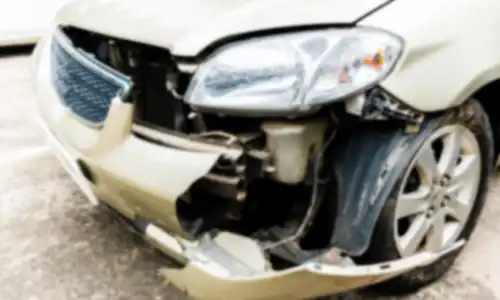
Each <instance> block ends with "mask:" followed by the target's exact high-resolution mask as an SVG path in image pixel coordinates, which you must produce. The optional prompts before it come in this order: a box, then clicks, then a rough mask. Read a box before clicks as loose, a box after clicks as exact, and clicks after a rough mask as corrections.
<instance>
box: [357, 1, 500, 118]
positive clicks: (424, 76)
mask: <svg viewBox="0 0 500 300" xmlns="http://www.w3.org/2000/svg"><path fill="white" fill-rule="evenodd" d="M499 12H500V2H498V1H495V0H480V1H467V0H458V1H453V2H449V1H446V0H422V1H413V0H397V1H395V2H393V3H391V5H388V6H386V7H385V8H384V9H382V10H380V11H378V12H377V13H376V14H373V15H371V16H369V17H367V18H366V19H365V20H363V21H362V22H360V24H359V25H362V26H370V27H377V28H382V29H386V30H388V31H391V32H394V33H396V34H398V35H399V36H401V37H403V38H404V39H405V43H406V45H405V53H404V56H403V57H402V59H401V61H400V64H399V66H398V67H397V68H396V69H395V70H394V71H393V73H392V74H391V75H390V76H389V77H388V78H387V79H386V80H385V81H383V83H382V85H383V87H384V88H386V89H387V90H389V91H390V92H391V93H393V94H394V95H395V96H397V97H398V98H400V99H401V100H402V101H404V102H405V103H407V104H408V105H410V106H412V107H414V108H416V109H418V110H421V111H424V112H432V111H440V110H444V109H447V108H449V107H452V106H457V105H459V104H461V103H463V102H464V101H465V100H467V99H469V98H470V97H471V96H472V95H473V94H474V93H475V92H476V91H478V89H480V88H481V87H482V86H484V85H485V84H488V83H489V82H491V81H493V80H498V79H500V51H499V49H500V35H498V34H497V33H496V31H495V30H494V28H499V27H500V14H499Z"/></svg>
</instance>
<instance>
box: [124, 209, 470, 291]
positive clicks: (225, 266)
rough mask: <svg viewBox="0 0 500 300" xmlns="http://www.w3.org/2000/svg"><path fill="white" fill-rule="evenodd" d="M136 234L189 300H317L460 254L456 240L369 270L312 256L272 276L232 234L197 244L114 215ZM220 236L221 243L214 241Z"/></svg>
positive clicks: (253, 248)
mask: <svg viewBox="0 0 500 300" xmlns="http://www.w3.org/2000/svg"><path fill="white" fill-rule="evenodd" d="M118 216H119V217H120V218H121V219H123V220H124V221H126V223H127V224H128V225H131V227H132V228H133V229H134V231H135V232H136V233H139V234H140V235H142V237H143V238H144V239H145V240H146V241H148V242H150V243H151V244H152V245H153V246H154V247H156V248H157V249H158V250H160V251H161V252H162V253H164V254H165V255H167V256H168V257H169V258H172V259H173V260H174V261H175V262H176V263H178V265H176V266H174V267H170V266H169V267H163V268H162V269H161V271H160V273H161V274H162V275H163V276H165V277H166V280H167V281H168V282H170V283H172V284H174V285H175V286H176V287H178V288H180V289H182V290H183V291H185V292H186V293H187V294H189V295H190V296H192V297H194V298H195V299H203V300H220V299H225V300H257V299H259V300H264V299H305V298H311V297H320V296H326V295H331V294H334V293H339V292H344V291H347V290H351V289H355V288H360V287H364V286H368V285H372V284H375V283H378V282H381V281H384V280H387V279H390V278H393V277H395V276H398V275H401V274H403V273H405V272H408V271H411V270H412V269H414V268H418V267H422V266H426V265H429V264H432V263H433V262H435V261H436V260H438V259H440V258H442V257H443V256H446V255H449V254H451V253H454V252H456V251H458V250H460V249H461V248H462V247H463V246H464V245H465V241H464V240H460V241H457V242H456V243H455V244H452V245H450V246H449V247H448V248H446V249H443V250H442V251H441V252H439V253H429V252H422V253H420V254H417V255H414V256H411V257H408V258H404V259H400V260H395V261H388V262H383V263H378V264H373V265H349V264H328V263H324V262H323V260H322V258H323V256H318V257H317V258H315V259H312V260H310V261H308V262H306V263H304V264H303V265H300V266H297V267H293V268H290V269H286V270H283V271H274V270H272V269H270V268H269V265H267V264H265V261H266V258H265V254H264V253H263V252H262V251H260V249H259V247H258V243H257V242H256V241H254V240H251V239H249V238H246V237H243V236H239V235H236V234H232V233H228V232H221V233H219V234H218V235H217V234H216V235H214V236H210V235H205V236H203V237H202V238H201V239H199V240H198V241H197V242H191V241H186V240H184V239H182V238H179V237H176V236H173V235H171V234H169V233H168V232H166V231H164V230H162V229H161V228H159V227H157V226H155V225H153V224H150V223H147V222H144V221H137V220H135V221H130V220H128V219H126V218H125V217H123V216H122V215H120V214H119V213H118ZM222 235H225V242H223V241H222V242H221V240H223V239H219V237H220V236H222Z"/></svg>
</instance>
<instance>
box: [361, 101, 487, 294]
mask: <svg viewBox="0 0 500 300" xmlns="http://www.w3.org/2000/svg"><path fill="white" fill-rule="evenodd" d="M442 118H443V121H442V124H441V125H440V126H439V128H437V129H436V131H435V132H439V131H440V130H441V129H442V128H448V127H447V126H463V128H466V129H468V130H469V131H470V133H472V134H473V136H474V138H475V139H476V141H477V144H476V145H478V146H479V154H480V155H479V156H480V161H479V162H478V165H479V166H480V170H479V171H478V172H477V173H476V174H477V175H478V176H477V181H478V182H477V188H476V192H474V194H475V195H476V196H475V197H474V195H473V194H472V192H471V194H470V197H471V199H472V202H471V204H470V209H469V214H468V217H466V218H463V219H464V220H465V221H463V222H462V224H461V225H460V226H459V227H458V229H457V233H456V234H455V235H456V237H455V238H453V239H454V240H455V241H457V240H460V239H465V241H467V240H468V239H469V237H470V235H471V234H472V232H473V230H474V228H475V227H476V224H477V221H478V218H479V216H480V213H481V210H482V209H483V206H484V203H485V199H486V194H487V186H488V179H489V176H490V173H491V170H492V167H493V164H494V161H493V148H494V146H493V144H494V140H493V133H492V129H491V126H490V122H489V120H488V117H487V115H486V113H485V111H484V109H483V108H482V106H481V105H480V104H479V103H478V102H477V101H474V100H471V101H468V102H467V103H465V104H464V105H462V106H461V107H458V108H457V109H456V110H454V111H452V112H449V113H447V114H446V115H445V116H443V117H442ZM457 128H458V127H457ZM432 135H433V133H431V134H429V136H428V137H426V140H427V139H430V138H431V137H432ZM469 136H470V135H469ZM421 147H422V148H423V147H425V143H424V144H423V145H422V146H421ZM443 147H444V146H443ZM422 151H425V150H422ZM443 151H444V150H443ZM419 153H420V152H417V153H416V154H415V157H414V159H413V160H412V163H414V162H415V161H416V160H417V159H418V156H419ZM412 163H410V164H409V165H408V167H407V168H408V169H410V168H412ZM459 163H460V160H458V161H457V164H459ZM478 169H479V167H478ZM409 172H413V171H409V170H407V172H405V173H407V174H409ZM415 176H417V177H418V176H420V175H415ZM408 178H409V177H407V176H406V175H405V178H401V179H400V180H399V182H398V183H397V184H396V186H394V189H393V191H392V194H391V197H390V198H389V199H388V201H387V203H386V204H385V206H384V208H383V209H382V212H381V214H380V216H379V219H378V221H377V224H376V227H375V230H374V234H373V236H372V241H371V243H370V246H369V248H368V250H367V252H366V253H365V254H364V255H363V256H362V257H360V258H358V259H356V260H357V261H358V262H362V263H378V262H383V261H390V260H395V259H399V258H402V257H404V256H405V255H402V252H404V251H403V250H401V249H402V247H401V246H400V245H399V244H398V241H400V238H399V234H400V231H399V228H400V227H402V226H400V223H399V221H396V220H397V216H396V214H397V213H398V212H399V211H398V209H397V208H398V203H401V201H402V200H398V197H399V195H401V194H400V193H401V190H402V189H403V185H405V187H404V188H406V184H407V183H406V182H407V181H406V179H408ZM474 178H476V177H474ZM443 197H444V196H443ZM436 198H437V196H436ZM401 199H402V198H401ZM446 199H448V200H449V198H446ZM457 199H458V198H457ZM432 201H434V200H432ZM405 203H407V202H405ZM440 205H442V204H440ZM401 207H402V206H401ZM425 214H426V215H425V217H426V218H429V216H428V214H429V213H428V212H427V210H426V211H425ZM443 214H444V213H443ZM409 218H413V220H417V218H421V217H420V215H418V216H417V217H415V216H411V217H409ZM430 218H432V217H430ZM418 220H420V219H418ZM445 220H446V218H445ZM408 222H409V221H408ZM445 222H446V221H445ZM458 223H459V222H458ZM409 224H411V223H409ZM451 224H452V223H451ZM411 226H413V225H411ZM447 226H448V225H447ZM450 226H451V225H450ZM396 227H397V228H396ZM408 227H409V228H412V227H410V225H409V226H408ZM460 227H461V228H460ZM443 228H444V227H443ZM397 230H398V231H397ZM408 231H410V229H408ZM403 232H404V231H403ZM403 236H404V235H403ZM443 236H444V235H443ZM443 236H441V239H440V240H441V241H442V240H443ZM444 239H445V238H444ZM450 239H451V238H450ZM432 240H436V239H433V238H428V241H426V240H425V238H424V242H423V247H430V246H428V244H431V242H430V241H432ZM445 240H446V239H445ZM409 244H410V243H407V244H406V245H409ZM461 250H462V249H460V250H459V251H455V252H453V253H450V254H449V255H446V256H444V257H442V258H441V259H439V260H438V261H436V262H434V263H433V264H431V265H428V266H424V267H421V268H418V269H415V270H413V271H410V272H408V273H406V274H403V275H401V276H399V277H396V278H394V279H391V280H389V281H386V282H383V283H380V284H377V285H375V286H373V289H375V290H376V291H377V292H379V293H383V294H390V295H404V294H409V293H414V292H416V291H418V290H419V289H421V288H423V287H425V286H427V285H429V284H431V283H433V282H435V281H437V280H438V279H440V278H441V277H442V276H443V275H445V274H446V272H447V271H448V270H449V269H450V267H451V266H452V265H453V263H454V261H455V260H456V258H457V257H458V255H459V254H460V252H461Z"/></svg>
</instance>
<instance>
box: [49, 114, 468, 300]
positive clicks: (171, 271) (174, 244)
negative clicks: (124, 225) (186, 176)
mask: <svg viewBox="0 0 500 300" xmlns="http://www.w3.org/2000/svg"><path fill="white" fill-rule="evenodd" d="M42 124H43V121H42ZM44 128H45V129H46V130H48V128H47V127H46V126H44ZM47 133H48V137H49V140H50V145H51V146H52V147H53V149H54V151H55V152H56V153H57V157H58V158H59V159H60V160H61V163H62V165H63V166H64V167H65V169H66V170H68V172H69V173H70V174H71V176H72V177H73V179H75V181H76V182H77V183H78V185H79V186H80V188H82V190H83V191H84V192H85V194H86V195H87V196H88V197H89V198H90V199H93V200H92V201H97V200H96V199H97V198H96V196H95V193H94V191H95V190H96V189H95V187H92V186H91V184H89V183H88V181H87V180H86V179H85V177H84V176H83V175H82V174H81V172H80V171H79V170H78V168H77V166H76V164H75V162H74V160H73V159H72V155H71V154H70V153H69V152H68V151H67V150H66V149H65V148H64V146H63V145H62V144H61V143H60V142H59V141H58V140H57V139H56V138H55V137H54V135H53V134H51V132H50V130H48V131H47ZM130 222H131V223H132V224H133V222H134V221H133V220H130ZM135 229H136V231H138V232H139V233H141V234H142V235H143V237H144V238H145V239H146V240H147V241H149V242H151V244H152V245H154V246H155V247H157V248H158V249H159V250H161V251H162V252H163V253H165V254H166V255H167V256H169V257H170V258H172V259H173V260H175V261H177V262H179V263H180V264H181V265H182V266H181V267H163V268H162V269H161V274H162V275H164V276H165V278H166V281H167V282H170V283H172V284H173V285H174V286H176V287H177V288H179V289H181V290H183V291H184V292H186V294H188V295H189V296H192V297H194V298H195V299H204V300H220V299H225V300H257V299H262V300H263V299H310V298H312V297H319V296H325V295H330V294H334V293H338V292H343V291H347V290H351V289H355V288H360V287H364V286H368V285H371V284H374V283H377V282H381V281H384V280H386V279H389V278H392V277H395V276H397V275H400V274H402V273H405V272H408V271H410V270H412V269H414V268H416V267H419V266H424V265H426V264H429V263H432V262H434V261H435V260H437V259H439V258H440V257H441V256H443V255H446V254H447V253H449V252H452V251H454V250H456V249H458V248H460V247H462V245H463V242H460V243H457V244H455V245H454V246H453V247H450V248H449V249H448V250H447V251H444V252H442V253H439V254H432V253H421V254H419V255H416V256H413V257H409V258H406V259H401V260H398V261H392V262H385V263H381V264H375V265H364V266H355V265H330V264H327V263H322V262H320V260H319V259H318V260H311V261H310V262H306V263H305V264H303V265H300V266H298V267H295V268H290V269H287V270H282V271H274V270H271V269H269V268H268V267H266V264H265V261H266V258H265V255H264V254H263V253H262V252H261V251H260V249H259V246H258V244H257V243H256V242H255V241H253V240H251V239H248V238H246V237H243V236H239V235H235V234H232V233H228V232H222V233H220V234H219V235H218V236H217V237H215V238H213V239H211V238H210V239H209V238H208V237H205V238H204V239H201V240H200V241H196V242H193V241H188V240H185V239H183V238H181V237H179V236H177V235H175V234H171V233H168V232H167V231H165V230H163V229H161V228H160V227H158V226H156V225H154V224H153V223H142V225H138V226H136V228H135Z"/></svg>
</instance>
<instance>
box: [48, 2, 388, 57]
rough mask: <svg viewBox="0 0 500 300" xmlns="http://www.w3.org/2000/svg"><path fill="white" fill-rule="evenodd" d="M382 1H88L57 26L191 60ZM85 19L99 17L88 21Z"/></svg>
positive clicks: (345, 16) (343, 18)
mask: <svg viewBox="0 0 500 300" xmlns="http://www.w3.org/2000/svg"><path fill="white" fill-rule="evenodd" d="M386 2H387V0H351V1H344V0H315V1H306V0H211V1H203V0H143V1H136V0H87V1H80V2H74V3H71V4H70V5H67V6H66V7H64V8H63V9H62V10H61V11H60V12H59V13H58V15H57V22H59V23H61V24H69V25H73V26H76V27H79V28H83V29H87V30H90V31H94V32H98V33H101V34H106V35H110V36H115V37H118V38H123V39H128V40H133V41H136V42H142V43H146V44H151V45H156V46H160V47H164V48H167V49H169V50H170V51H171V52H172V53H173V54H174V55H178V56H196V55H198V54H199V53H200V52H201V51H202V50H203V49H205V48H206V47H207V46H208V45H210V44H212V43H214V42H216V41H218V40H221V39H224V38H227V37H231V36H237V35H241V34H245V33H251V32H257V31H262V30H270V29H271V30H272V29H276V28H284V27H297V26H314V25H324V24H334V23H337V24H349V23H354V22H356V20H357V19H358V18H360V17H361V16H363V15H364V14H366V13H368V12H370V11H371V10H373V9H375V8H377V7H379V6H380V5H383V4H384V3H386ZM89 16H99V17H98V18H89Z"/></svg>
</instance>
